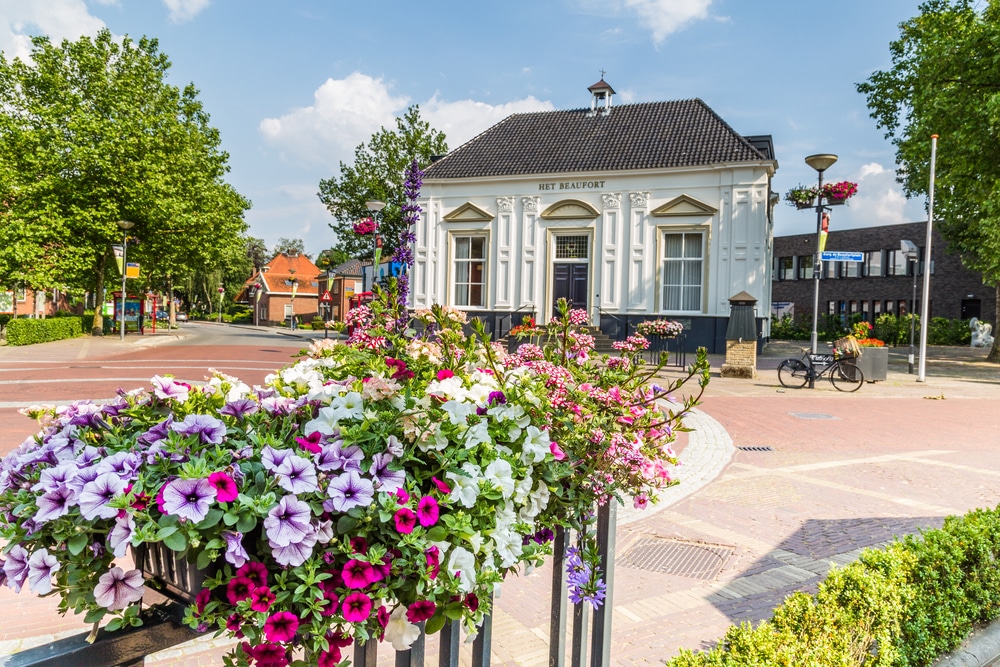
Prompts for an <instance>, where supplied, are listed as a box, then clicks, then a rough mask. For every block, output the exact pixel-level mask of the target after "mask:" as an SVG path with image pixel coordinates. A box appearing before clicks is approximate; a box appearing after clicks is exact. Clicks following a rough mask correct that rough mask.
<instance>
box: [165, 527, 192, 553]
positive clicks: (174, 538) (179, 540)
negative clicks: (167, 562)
mask: <svg viewBox="0 0 1000 667" xmlns="http://www.w3.org/2000/svg"><path fill="white" fill-rule="evenodd" d="M163 543H164V544H165V545H167V548H168V549H170V550H171V551H184V550H185V549H186V548H187V538H186V537H185V536H184V533H182V532H180V531H178V532H175V533H173V534H171V535H168V536H167V537H166V538H164V540H163Z"/></svg>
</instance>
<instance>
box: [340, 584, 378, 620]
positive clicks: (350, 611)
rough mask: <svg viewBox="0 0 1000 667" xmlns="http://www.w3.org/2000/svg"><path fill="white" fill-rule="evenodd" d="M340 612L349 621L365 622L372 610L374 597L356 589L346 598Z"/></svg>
mask: <svg viewBox="0 0 1000 667" xmlns="http://www.w3.org/2000/svg"><path fill="white" fill-rule="evenodd" d="M340 612H341V614H343V616H344V620H345V621H347V622H348V623H363V622H364V621H367V620H368V616H369V614H371V612H372V599H371V598H370V597H368V596H367V595H365V594H364V593H362V592H361V591H355V592H353V593H351V594H350V595H348V596H347V597H345V598H344V602H343V604H342V605H341V608H340Z"/></svg>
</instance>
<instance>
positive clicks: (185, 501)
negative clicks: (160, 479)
mask: <svg viewBox="0 0 1000 667" xmlns="http://www.w3.org/2000/svg"><path fill="white" fill-rule="evenodd" d="M214 498H215V489H214V488H212V485H211V484H210V483H209V481H208V480H207V479H175V480H173V481H172V482H168V483H167V484H166V485H165V486H164V487H163V512H164V513H165V514H173V515H175V516H179V517H181V518H182V519H187V520H188V521H193V522H194V523H198V522H199V521H201V520H202V519H204V518H205V516H206V515H208V510H209V509H210V508H211V506H212V500H213V499H214Z"/></svg>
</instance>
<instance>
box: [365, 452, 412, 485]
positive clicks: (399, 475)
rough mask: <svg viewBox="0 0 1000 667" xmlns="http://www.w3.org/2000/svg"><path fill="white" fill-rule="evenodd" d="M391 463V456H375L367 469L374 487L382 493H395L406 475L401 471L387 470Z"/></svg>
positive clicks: (387, 454)
mask: <svg viewBox="0 0 1000 667" xmlns="http://www.w3.org/2000/svg"><path fill="white" fill-rule="evenodd" d="M392 461H393V456H392V454H389V453H384V454H376V455H375V456H373V457H372V465H371V468H369V469H368V473H369V474H370V475H371V476H372V479H373V480H374V481H375V485H376V487H377V488H378V490H379V491H382V492H383V493H395V492H396V491H397V490H398V489H400V488H402V486H403V483H404V482H405V481H406V473H404V472H403V471H402V470H389V464H390V463H392Z"/></svg>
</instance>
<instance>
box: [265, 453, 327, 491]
mask: <svg viewBox="0 0 1000 667" xmlns="http://www.w3.org/2000/svg"><path fill="white" fill-rule="evenodd" d="M274 476H275V479H277V480H278V486H280V487H281V488H283V489H284V490H285V491H288V492H289V493H294V494H299V493H311V492H313V491H315V490H316V489H318V488H319V484H318V482H317V480H316V468H314V467H313V464H312V463H310V462H309V460H308V459H304V458H302V457H301V456H296V455H295V454H291V455H289V456H286V457H285V460H284V461H282V462H281V465H279V466H278V467H277V468H275V469H274Z"/></svg>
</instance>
